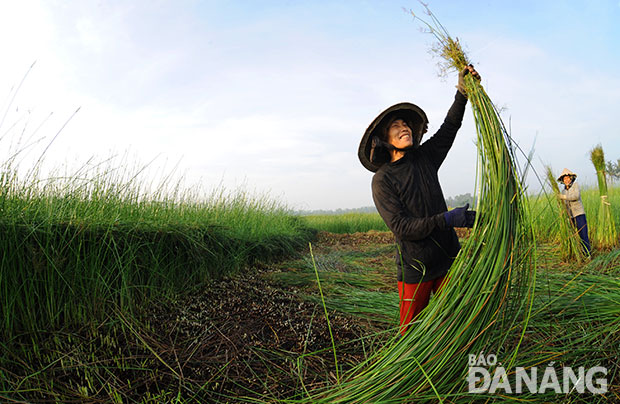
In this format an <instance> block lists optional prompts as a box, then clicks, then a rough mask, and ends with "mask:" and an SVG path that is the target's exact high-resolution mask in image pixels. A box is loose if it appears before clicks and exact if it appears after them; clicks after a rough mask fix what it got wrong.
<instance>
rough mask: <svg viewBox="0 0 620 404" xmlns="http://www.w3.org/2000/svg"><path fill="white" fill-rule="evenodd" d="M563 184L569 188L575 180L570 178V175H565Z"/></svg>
mask: <svg viewBox="0 0 620 404" xmlns="http://www.w3.org/2000/svg"><path fill="white" fill-rule="evenodd" d="M562 182H563V183H564V185H566V186H569V185H570V184H571V182H573V179H572V178H571V177H570V175H565V176H564V177H562Z"/></svg>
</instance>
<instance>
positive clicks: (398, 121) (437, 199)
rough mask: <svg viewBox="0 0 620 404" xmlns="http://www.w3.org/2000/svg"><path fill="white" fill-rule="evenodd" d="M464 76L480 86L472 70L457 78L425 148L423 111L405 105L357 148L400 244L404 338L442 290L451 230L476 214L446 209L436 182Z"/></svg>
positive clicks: (457, 119)
mask: <svg viewBox="0 0 620 404" xmlns="http://www.w3.org/2000/svg"><path fill="white" fill-rule="evenodd" d="M466 74H471V75H472V76H473V77H475V78H476V79H480V76H479V75H478V73H477V72H476V70H474V68H473V66H471V65H470V66H468V67H466V68H465V69H463V71H461V72H460V74H459V84H458V85H457V89H458V91H457V92H456V95H455V97H454V102H453V104H452V106H451V107H450V110H449V111H448V114H447V116H446V118H445V120H444V122H443V124H442V125H441V127H440V128H439V130H438V131H437V133H435V135H433V136H432V137H431V138H430V139H428V140H427V141H425V142H424V143H421V140H422V135H423V134H424V133H425V132H426V129H427V127H428V119H427V117H426V114H425V113H424V111H423V110H422V109H421V108H420V107H418V106H416V105H414V104H411V103H408V102H404V103H400V104H396V105H393V106H391V107H389V108H388V109H386V110H385V111H383V112H382V113H381V114H379V116H377V117H376V118H375V119H374V120H373V121H372V122H371V124H370V125H369V126H368V129H366V132H365V133H364V136H363V137H362V141H361V142H360V146H359V151H358V156H359V159H360V161H361V163H362V164H363V165H364V167H366V168H367V169H368V170H370V171H372V172H374V173H375V175H374V176H373V178H372V197H373V200H374V202H375V206H376V207H377V211H378V212H379V214H380V215H381V217H382V218H383V220H384V221H385V223H386V224H387V226H388V228H389V229H390V230H391V231H392V232H393V233H394V236H395V238H396V242H397V244H398V255H397V257H396V262H397V267H398V273H397V284H398V292H399V296H400V325H401V328H400V331H401V334H404V333H405V332H406V330H407V328H408V325H409V324H410V322H411V321H412V319H413V318H414V317H415V316H416V315H417V314H418V313H419V312H420V311H421V310H422V309H423V308H424V307H425V306H426V305H427V304H428V301H429V298H430V295H431V293H432V292H437V291H438V290H439V288H440V286H441V283H442V281H443V279H444V277H445V275H446V273H447V272H448V269H449V268H450V265H452V262H453V261H454V258H455V257H456V254H457V253H458V252H459V249H460V244H459V241H458V237H457V236H456V233H455V231H454V227H472V226H473V222H474V218H475V212H473V211H468V210H467V208H468V205H467V206H463V207H460V208H456V209H452V210H451V211H448V210H447V207H446V202H445V200H444V196H443V192H442V190H441V186H440V184H439V177H438V175H437V171H438V170H439V167H440V166H441V164H442V163H443V161H444V159H445V158H446V155H447V154H448V151H449V150H450V148H451V147H452V143H453V142H454V138H455V136H456V132H457V131H458V129H459V128H460V127H461V122H462V120H463V114H464V112H465V106H466V104H467V93H466V91H465V87H464V85H463V81H464V80H463V79H464V76H465V75H466Z"/></svg>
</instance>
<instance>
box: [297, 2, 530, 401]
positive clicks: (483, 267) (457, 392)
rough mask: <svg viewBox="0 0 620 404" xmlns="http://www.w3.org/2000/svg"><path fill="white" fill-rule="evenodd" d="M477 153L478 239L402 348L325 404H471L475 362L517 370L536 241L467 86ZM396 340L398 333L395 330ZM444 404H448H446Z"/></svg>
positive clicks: (457, 60)
mask: <svg viewBox="0 0 620 404" xmlns="http://www.w3.org/2000/svg"><path fill="white" fill-rule="evenodd" d="M429 15H430V18H431V19H432V25H431V24H427V23H425V24H427V26H428V28H429V30H430V32H431V33H432V34H433V35H434V36H435V38H436V39H437V41H438V42H439V45H438V47H437V48H436V50H437V51H438V52H439V54H440V55H441V56H442V57H443V59H444V61H445V64H446V68H448V69H450V70H455V71H457V72H458V71H461V70H462V69H463V68H464V67H465V66H466V65H468V64H469V61H468V59H467V57H466V55H465V53H464V52H463V50H462V48H461V46H460V44H459V42H458V41H455V40H453V39H452V38H451V37H450V36H449V35H448V33H447V32H446V30H445V29H444V28H443V27H442V26H441V25H440V24H439V22H438V21H437V20H436V19H435V17H434V16H433V15H432V14H430V13H429ZM465 79H466V83H465V85H466V88H467V92H468V96H469V101H470V104H471V106H472V109H473V113H474V119H475V123H476V131H477V147H478V154H479V157H480V159H479V162H480V167H479V171H478V172H479V179H478V181H479V182H480V186H479V187H478V188H479V190H480V191H479V192H480V194H479V195H478V196H479V201H480V202H479V207H478V215H477V219H476V223H475V225H474V228H473V231H472V234H471V236H470V238H469V239H468V241H467V242H466V244H465V245H464V246H463V248H462V249H461V251H460V253H459V254H458V256H457V257H456V260H455V262H454V264H453V265H452V268H451V269H450V271H449V273H448V275H447V277H446V283H445V286H444V287H443V289H442V291H441V292H440V293H439V294H438V295H437V296H436V298H434V299H433V300H431V302H430V304H429V305H428V307H427V308H426V309H424V310H423V311H422V313H421V314H420V315H419V317H417V319H416V321H415V323H414V324H413V325H412V326H411V327H410V329H409V331H408V332H407V334H405V336H404V337H403V338H401V339H398V338H395V339H394V341H393V342H392V343H390V344H388V345H386V346H385V347H384V348H383V349H381V350H380V351H379V352H377V353H376V354H374V355H373V356H371V357H370V358H369V359H368V360H367V361H366V362H365V363H362V364H361V365H359V366H358V367H357V368H355V369H354V370H352V371H351V372H349V373H345V374H344V377H342V380H343V381H342V382H341V383H340V384H339V385H336V386H333V387H331V388H329V389H325V390H322V391H318V392H314V393H313V394H312V395H310V396H309V397H308V398H307V401H311V402H320V403H400V402H407V403H410V402H420V403H422V402H425V403H437V402H450V403H457V402H471V401H474V400H479V399H480V396H475V395H470V394H469V393H468V391H467V384H466V376H467V370H468V355H470V354H472V355H478V354H479V353H480V352H485V353H494V354H497V355H498V360H499V361H501V362H502V363H503V364H504V366H506V368H507V369H510V368H511V367H512V365H513V363H514V360H515V357H516V355H517V352H518V349H519V345H520V342H521V338H522V334H521V335H520V336H517V337H516V338H513V337H509V333H508V331H509V330H511V329H515V328H518V329H520V330H523V332H524V331H525V329H526V328H527V322H528V319H529V310H530V307H531V300H532V298H533V287H534V279H535V276H534V274H535V261H534V259H535V258H534V254H533V253H534V245H535V244H534V242H533V241H534V235H533V233H532V228H531V225H530V222H529V219H528V212H527V205H526V204H525V201H524V200H523V198H524V195H523V193H524V191H523V188H522V185H521V181H520V179H519V175H518V172H517V167H516V165H515V156H514V154H513V146H512V142H511V139H510V137H509V135H508V133H507V130H506V128H505V126H504V125H503V123H502V121H501V119H500V117H499V115H498V112H497V109H496V108H495V107H494V105H493V103H492V102H491V100H490V98H489V96H488V95H487V94H486V92H485V90H484V89H483V87H482V86H481V85H480V83H479V82H478V81H476V80H475V79H474V78H472V77H471V76H470V75H468V76H466V77H465ZM395 332H397V331H396V329H395ZM444 400H445V401H444Z"/></svg>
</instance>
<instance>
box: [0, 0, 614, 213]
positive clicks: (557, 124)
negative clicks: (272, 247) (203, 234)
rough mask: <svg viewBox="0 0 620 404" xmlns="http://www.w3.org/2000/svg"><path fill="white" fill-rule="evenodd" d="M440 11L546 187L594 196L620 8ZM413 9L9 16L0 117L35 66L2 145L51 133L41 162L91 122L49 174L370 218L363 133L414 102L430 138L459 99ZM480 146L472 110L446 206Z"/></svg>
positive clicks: (606, 130)
mask: <svg viewBox="0 0 620 404" xmlns="http://www.w3.org/2000/svg"><path fill="white" fill-rule="evenodd" d="M429 7H430V8H431V10H432V11H433V12H434V14H435V15H436V16H437V18H438V19H439V20H440V21H441V23H442V24H443V25H444V26H445V27H446V28H447V29H448V31H449V32H450V33H451V34H452V35H453V36H455V37H458V38H460V40H461V42H462V43H464V44H465V46H466V49H467V51H468V54H469V56H470V58H471V59H472V60H473V61H474V63H475V65H476V68H477V69H478V71H479V72H480V74H481V75H482V77H483V85H484V86H485V88H486V90H487V92H488V93H489V95H490V96H491V98H492V99H493V101H494V102H495V103H496V104H497V105H498V106H500V107H501V108H502V109H503V119H504V122H505V123H506V124H507V125H510V128H511V132H512V135H513V137H514V138H515V140H516V141H517V142H518V143H519V144H520V145H521V146H522V147H523V148H524V149H526V150H528V151H529V150H530V149H531V148H532V146H534V148H535V157H534V168H535V169H536V170H538V171H539V172H541V173H542V162H544V163H547V164H550V165H551V166H552V167H553V168H554V170H555V171H557V172H559V171H561V170H562V168H564V167H568V168H570V169H572V170H573V171H575V172H577V174H579V181H581V182H582V184H585V185H588V184H591V185H594V184H595V173H594V170H593V168H592V165H591V163H590V162H589V159H588V151H589V150H590V149H591V148H592V147H593V146H595V145H596V144H598V143H601V144H602V146H603V148H604V150H605V153H606V157H607V159H608V160H616V159H617V158H620V141H618V140H617V139H618V136H619V135H620V128H618V125H617V124H616V115H617V114H618V112H617V110H618V105H620V94H619V91H618V90H619V89H620V77H619V75H618V73H617V70H618V66H619V65H620V52H619V49H618V43H620V28H619V27H620V1H618V0H609V1H542V2H541V1H521V2H500V1H441V2H440V1H430V2H429ZM403 9H412V10H414V11H415V12H416V13H417V14H418V15H421V16H423V8H422V7H421V6H420V4H419V3H418V2H416V1H409V2H404V1H260V2H255V1H174V2H173V1H131V2H126V1H105V2H104V1H89V0H86V1H60V0H56V1H40V2H39V1H35V0H27V1H7V2H2V3H1V5H0V41H1V45H2V49H3V61H4V62H3V63H2V66H0V73H1V76H0V96H1V98H5V97H6V100H5V103H4V104H3V105H7V103H8V101H9V100H10V94H12V93H11V88H12V86H15V85H16V84H17V83H19V81H20V80H21V77H22V76H23V75H24V73H25V72H26V71H27V70H28V67H29V66H30V65H31V64H32V62H33V61H35V60H36V61H37V62H36V64H35V67H34V68H33V69H32V71H31V72H30V73H29V75H28V78H27V80H26V81H25V83H24V85H23V86H22V87H21V88H20V91H19V93H18V94H17V96H16V98H15V100H14V101H13V103H12V104H11V108H10V109H9V110H8V111H9V113H8V114H7V116H6V118H5V121H4V123H3V127H2V128H0V130H2V132H3V133H4V132H7V133H8V132H14V133H18V134H19V133H21V131H22V128H26V129H25V130H24V133H26V134H30V133H33V132H34V128H36V127H37V126H38V125H39V124H40V123H41V122H43V121H45V124H44V125H43V127H42V128H41V129H40V130H39V131H38V132H36V134H34V135H32V136H31V137H32V139H39V138H41V137H45V139H43V140H42V141H41V142H40V143H39V144H40V145H46V143H45V142H46V141H49V139H51V138H53V137H54V135H55V134H56V132H57V131H58V129H59V128H60V127H61V126H62V124H63V123H64V122H65V121H66V120H67V119H68V118H69V117H70V116H71V114H72V113H73V111H74V110H75V109H76V108H77V107H81V109H80V111H79V112H78V114H77V115H75V117H74V118H72V120H71V121H70V122H69V124H68V125H67V126H66V127H65V128H64V129H63V130H62V132H61V133H60V135H59V136H58V137H57V138H56V140H55V141H54V143H53V144H52V146H51V147H50V148H49V150H48V152H47V155H46V164H47V165H48V166H50V167H65V166H67V167H71V166H76V167H79V166H80V165H81V164H83V162H84V161H87V160H88V159H89V158H91V157H93V156H94V157H96V158H100V159H104V158H106V157H107V156H110V155H114V154H121V155H128V156H131V158H130V160H131V161H134V162H135V164H136V165H137V166H139V165H140V164H141V163H144V164H146V163H148V162H150V161H152V160H153V159H155V161H154V163H153V165H154V166H157V167H160V170H161V171H166V170H168V169H169V168H170V167H173V166H175V165H178V172H179V173H181V174H183V175H184V177H185V182H186V183H187V184H188V185H192V184H200V185H201V186H202V187H203V188H205V189H210V188H213V187H217V186H218V185H219V184H225V186H226V188H228V189H235V188H238V187H242V188H245V189H248V190H250V191H255V192H257V193H268V194H269V195H271V196H273V197H274V198H278V199H281V200H282V201H283V202H285V203H286V204H287V205H289V206H290V207H292V208H295V209H336V208H355V207H361V206H371V205H372V198H371V194H370V179H371V176H372V173H370V172H368V171H366V170H365V169H364V168H363V167H362V165H361V164H360V163H359V161H358V159H357V154H356V153H357V147H358V144H359V141H360V138H361V136H362V134H363V132H364V130H365V129H366V127H367V126H368V124H369V123H370V122H371V121H372V119H373V118H374V117H375V116H376V115H377V114H378V113H379V112H381V111H382V110H383V109H385V108H387V107H388V106H390V105H392V104H395V103H397V102H402V101H409V102H413V103H415V104H417V105H419V106H420V107H422V108H423V109H424V110H425V111H426V113H427V115H428V116H429V119H430V126H429V132H430V133H434V131H435V130H436V129H437V128H438V127H439V125H440V124H441V122H442V120H443V118H444V116H445V113H446V112H447V110H448V108H449V106H450V104H451V102H452V98H453V95H454V92H455V88H454V85H455V83H456V73H450V74H449V75H448V76H447V77H439V76H438V68H437V66H436V64H437V62H438V60H437V59H435V58H433V56H432V55H430V54H429V52H428V51H429V49H430V47H431V46H432V42H433V39H432V37H431V36H430V35H428V34H424V33H421V32H420V23H419V22H417V21H415V20H413V18H412V16H411V15H410V14H408V13H407V12H405V11H404V10H403ZM3 108H4V109H3V110H2V113H4V110H5V109H6V107H4V106H3ZM51 112H53V115H52V117H51V118H49V119H48V118H46V117H48V115H49V114H50V113H51ZM14 123H17V124H16V125H14V126H13V128H14V129H13V130H11V131H10V130H9V128H10V127H11V125H12V124H14ZM9 138H10V136H5V137H4V138H2V139H0V142H2V143H4V144H5V145H6V144H7V142H8V141H9V140H8V139H9ZM474 139H475V133H474V125H473V117H472V115H471V109H469V107H468V110H467V112H466V115H465V121H464V124H463V127H462V128H461V130H460V131H459V134H458V136H457V140H456V142H455V145H454V147H453V149H452V150H451V152H450V154H449V155H448V158H447V160H446V162H445V163H444V165H443V167H442V168H441V170H440V179H441V182H442V185H443V189H444V194H445V195H446V196H454V195H457V194H462V193H466V192H470V193H473V192H474V183H475V178H474V176H475V164H476V151H475V146H474ZM0 145H1V144H0ZM3 147H6V146H3ZM33 150H34V149H33ZM31 155H32V156H35V157H36V156H37V153H36V151H33V152H32V153H31ZM25 164H27V162H25ZM528 186H529V189H530V190H532V191H536V190H537V189H539V188H540V185H539V184H538V182H537V180H536V179H535V178H534V177H530V178H528Z"/></svg>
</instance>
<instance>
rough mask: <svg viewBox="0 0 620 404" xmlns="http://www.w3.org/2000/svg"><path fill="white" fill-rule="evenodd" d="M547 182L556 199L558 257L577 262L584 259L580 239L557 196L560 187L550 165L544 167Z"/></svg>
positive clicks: (564, 206)
mask: <svg viewBox="0 0 620 404" xmlns="http://www.w3.org/2000/svg"><path fill="white" fill-rule="evenodd" d="M545 170H546V174H547V182H549V185H550V186H551V191H552V192H553V196H554V198H555V200H556V205H557V210H556V212H557V216H556V217H557V220H556V231H557V233H556V234H557V237H556V241H557V245H558V249H559V254H560V257H561V258H562V261H564V262H571V261H573V262H577V263H581V262H583V261H584V260H585V256H584V249H583V247H582V245H581V243H582V241H581V238H580V237H579V234H578V233H577V229H576V228H575V226H573V223H572V221H571V218H570V215H569V214H568V210H567V209H566V203H565V202H564V201H563V200H562V199H560V198H559V195H560V187H559V186H558V182H557V180H556V177H555V175H554V174H553V171H552V170H551V167H549V166H547V167H546V169H545Z"/></svg>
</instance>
